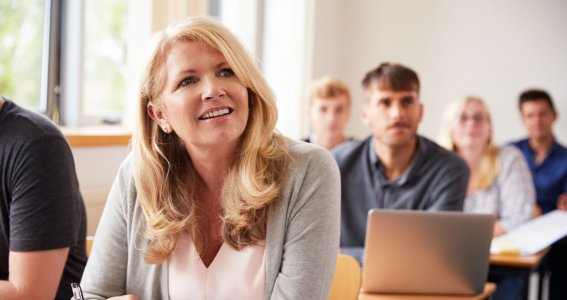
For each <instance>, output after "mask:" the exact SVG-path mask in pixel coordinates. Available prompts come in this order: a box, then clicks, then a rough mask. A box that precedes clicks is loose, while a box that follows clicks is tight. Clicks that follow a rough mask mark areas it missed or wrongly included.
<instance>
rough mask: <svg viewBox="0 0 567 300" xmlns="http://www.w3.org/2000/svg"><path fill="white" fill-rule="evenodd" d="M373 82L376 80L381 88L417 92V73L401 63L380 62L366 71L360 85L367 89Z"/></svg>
mask: <svg viewBox="0 0 567 300" xmlns="http://www.w3.org/2000/svg"><path fill="white" fill-rule="evenodd" d="M373 82H377V83H378V86H379V87H380V88H381V89H386V90H392V91H417V92H418V93H419V78H418V77H417V73H415V71H414V70H412V69H410V68H408V67H406V66H404V65H401V64H396V63H382V64H380V65H379V66H378V67H377V68H375V69H372V70H370V71H368V73H366V75H365V76H364V79H363V80H362V87H363V88H364V89H367V88H369V87H370V85H371V84H372V83H373Z"/></svg>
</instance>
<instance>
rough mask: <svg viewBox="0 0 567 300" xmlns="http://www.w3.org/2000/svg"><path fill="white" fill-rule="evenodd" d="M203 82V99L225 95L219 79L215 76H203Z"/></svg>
mask: <svg viewBox="0 0 567 300" xmlns="http://www.w3.org/2000/svg"><path fill="white" fill-rule="evenodd" d="M202 81H203V82H202V83H203V90H202V97H201V98H202V99H203V100H213V99H216V98H220V97H223V96H224V95H225V91H224V89H223V87H222V84H221V82H220V80H219V79H218V78H216V77H214V78H210V77H205V78H203V80H202Z"/></svg>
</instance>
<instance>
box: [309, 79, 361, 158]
mask: <svg viewBox="0 0 567 300" xmlns="http://www.w3.org/2000/svg"><path fill="white" fill-rule="evenodd" d="M350 111H351V99H350V91H349V88H348V86H347V85H346V83H344V82H343V81H342V80H340V79H338V78H334V77H330V76H326V77H323V78H320V79H318V80H316V81H314V82H313V84H312V86H311V91H310V92H309V110H308V117H309V122H310V124H311V135H310V136H309V137H308V138H306V139H304V141H305V142H308V143H314V144H317V145H319V146H322V147H324V148H326V149H328V150H331V149H333V148H335V147H336V146H337V145H340V144H342V143H344V142H345V141H346V140H347V137H346V135H345V130H346V127H347V125H348V121H349V120H350V113H351V112H350Z"/></svg>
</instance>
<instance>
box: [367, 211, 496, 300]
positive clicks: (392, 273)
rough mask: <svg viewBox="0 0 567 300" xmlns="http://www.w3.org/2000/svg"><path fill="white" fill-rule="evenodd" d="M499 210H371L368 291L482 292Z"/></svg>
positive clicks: (368, 228) (417, 292)
mask: <svg viewBox="0 0 567 300" xmlns="http://www.w3.org/2000/svg"><path fill="white" fill-rule="evenodd" d="M494 222H495V216H494V215H492V214H473V213H463V212H429V211H412V210H370V211H369V216H368V225H367V230H366V247H365V250H364V251H365V253H364V264H363V283H362V289H363V291H364V292H365V293H404V294H444V295H451V294H454V295H464V294H478V293H482V291H483V289H484V284H485V282H486V278H487V275H488V267H489V255H490V243H491V240H492V228H493V226H494Z"/></svg>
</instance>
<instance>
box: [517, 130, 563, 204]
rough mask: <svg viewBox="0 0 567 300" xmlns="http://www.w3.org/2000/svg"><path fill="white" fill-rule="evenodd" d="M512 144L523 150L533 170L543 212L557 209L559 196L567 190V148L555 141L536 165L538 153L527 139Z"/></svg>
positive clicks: (538, 200)
mask: <svg viewBox="0 0 567 300" xmlns="http://www.w3.org/2000/svg"><path fill="white" fill-rule="evenodd" d="M512 145H514V146H516V147H518V149H520V150H521V151H522V153H523V154H524V157H525V158H526V161H527V162H528V166H529V167H530V170H531V171H532V175H533V178H534V184H535V187H536V194H537V204H538V205H539V207H540V208H541V212H542V213H544V214H545V213H548V212H550V211H552V210H554V209H556V208H557V198H559V195H561V194H563V193H566V192H567V148H565V147H564V146H562V145H561V144H559V143H558V142H557V141H553V145H552V146H551V151H549V154H548V155H547V157H546V158H545V159H544V160H543V162H542V163H541V164H540V165H536V163H535V158H536V153H535V151H534V150H533V149H532V147H530V143H529V141H528V140H527V139H525V140H521V141H517V142H514V143H512Z"/></svg>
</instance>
